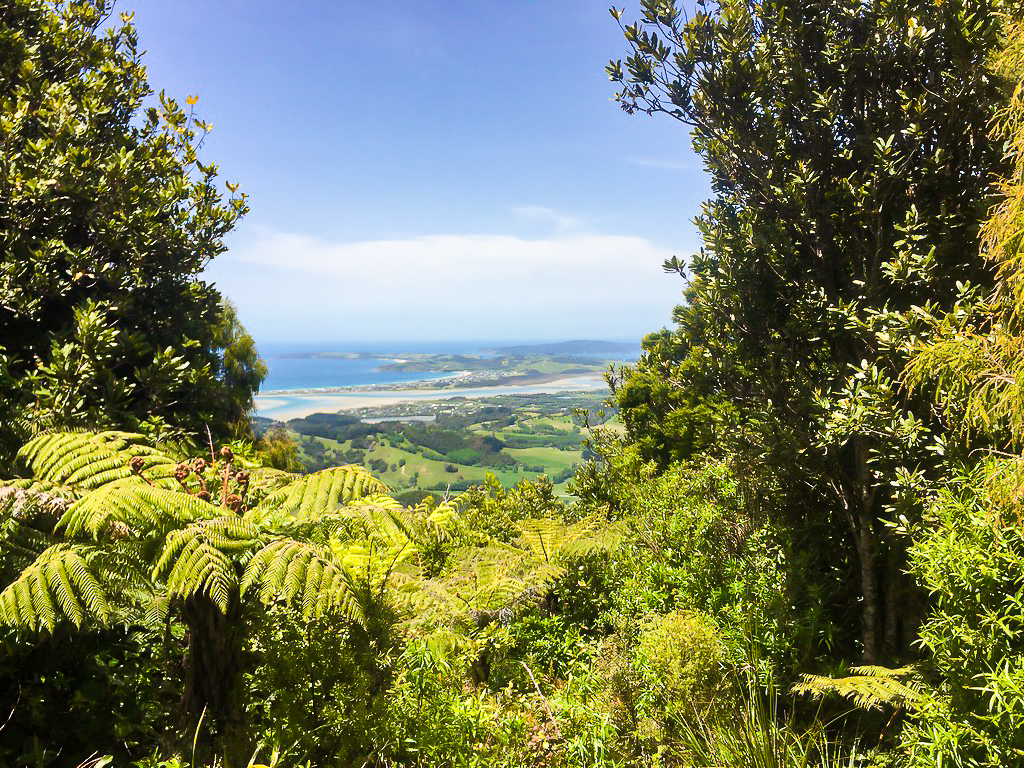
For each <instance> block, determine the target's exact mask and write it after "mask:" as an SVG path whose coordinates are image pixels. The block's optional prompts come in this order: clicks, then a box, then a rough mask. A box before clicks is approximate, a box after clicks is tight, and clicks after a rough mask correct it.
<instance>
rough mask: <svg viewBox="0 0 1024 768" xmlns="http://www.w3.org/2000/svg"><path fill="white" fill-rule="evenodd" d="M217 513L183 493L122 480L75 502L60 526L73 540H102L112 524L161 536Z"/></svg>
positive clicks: (212, 507) (207, 504)
mask: <svg viewBox="0 0 1024 768" xmlns="http://www.w3.org/2000/svg"><path fill="white" fill-rule="evenodd" d="M217 511H218V509H217V507H214V506H213V505H212V504H209V503H208V502H205V501H202V500H201V499H198V498H196V497H195V496H190V495H189V494H187V493H183V492H181V491H171V490H167V489H165V488H155V487H153V486H151V485H148V484H145V483H142V484H138V483H136V482H133V481H131V480H122V481H118V482H114V483H108V484H106V485H104V486H102V487H101V488H98V489H96V490H95V491H93V492H92V493H89V494H87V495H86V496H84V497H83V498H81V499H79V500H78V501H76V502H75V503H74V504H73V505H72V506H71V508H70V509H68V511H67V513H66V514H65V515H64V517H63V518H61V520H60V522H59V523H58V524H57V527H58V529H62V530H63V531H64V533H65V534H66V535H67V536H69V537H72V538H75V537H78V536H81V535H83V534H88V535H90V536H92V537H93V538H99V537H100V536H101V535H102V534H103V533H104V532H105V531H107V530H108V529H109V528H110V527H111V525H112V524H113V523H121V524H123V525H125V526H128V528H129V529H131V530H146V531H150V532H152V533H160V532H162V531H163V530H166V528H167V527H168V526H174V525H178V524H180V523H183V522H190V521H192V520H196V519H200V518H207V517H211V516H212V515H214V514H216V513H217Z"/></svg>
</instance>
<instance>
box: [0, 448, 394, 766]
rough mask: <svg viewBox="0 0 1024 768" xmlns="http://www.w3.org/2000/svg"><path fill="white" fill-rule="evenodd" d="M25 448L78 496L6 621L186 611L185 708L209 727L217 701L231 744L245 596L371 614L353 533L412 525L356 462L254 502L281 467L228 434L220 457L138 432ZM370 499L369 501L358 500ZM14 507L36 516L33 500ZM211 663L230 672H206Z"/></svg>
mask: <svg viewBox="0 0 1024 768" xmlns="http://www.w3.org/2000/svg"><path fill="white" fill-rule="evenodd" d="M20 457H21V459H22V461H23V462H24V463H25V465H26V466H27V467H28V468H29V469H30V470H32V471H33V472H34V474H35V475H36V477H37V481H36V482H37V483H38V482H42V483H43V484H44V485H45V484H53V483H60V484H62V487H64V486H66V488H67V491H68V493H70V495H71V496H72V497H73V498H75V500H74V501H73V502H72V503H69V504H67V505H66V511H64V512H63V514H62V515H61V517H60V519H59V520H58V521H57V522H56V524H55V525H54V526H53V527H52V529H51V531H52V535H53V536H54V538H55V539H56V543H54V544H52V545H51V546H49V547H47V548H46V549H45V550H43V551H42V552H41V553H40V554H39V555H38V556H37V557H35V558H34V560H33V561H32V562H31V563H29V564H28V565H27V566H26V567H25V568H23V569H22V570H21V572H20V573H18V574H17V575H16V576H15V577H14V578H13V580H12V581H11V582H10V583H7V584H5V585H4V587H3V590H2V591H0V622H2V623H4V624H6V625H8V626H13V627H18V628H22V629H26V630H39V629H43V630H47V631H48V632H51V633H52V632H54V631H56V630H57V629H58V628H60V626H61V624H62V623H63V622H70V623H72V624H74V625H75V626H76V627H82V628H84V627H90V626H96V625H97V624H101V625H102V624H106V623H113V622H117V623H124V624H138V625H141V626H142V627H145V628H146V629H147V630H148V631H151V632H153V633H154V634H157V633H159V632H160V628H161V626H166V627H169V626H170V624H169V621H170V620H171V618H172V616H174V617H180V618H181V620H183V622H184V623H185V625H187V626H188V628H189V635H190V636H189V654H188V660H187V664H186V666H188V667H189V668H190V671H189V673H188V675H187V679H188V683H187V685H186V689H185V694H184V696H183V704H184V706H185V708H186V711H185V715H186V722H187V723H190V724H191V727H192V728H198V725H197V724H198V723H199V722H201V720H202V715H203V713H204V712H205V714H206V716H207V718H208V721H209V722H211V723H212V724H213V725H214V726H215V727H216V728H217V730H218V733H219V736H218V738H219V739H220V743H221V744H222V745H224V747H225V748H226V749H227V748H229V747H231V745H232V739H237V738H239V735H238V734H235V733H233V731H232V728H233V727H234V726H233V725H232V723H233V722H234V718H235V714H234V713H233V711H232V707H234V706H237V705H236V704H235V703H234V700H235V695H234V694H233V693H232V691H233V690H234V688H235V686H236V685H237V675H238V673H239V671H240V663H241V662H240V661H239V660H238V658H236V657H237V656H238V655H239V654H240V650H241V649H240V647H239V646H238V642H239V641H238V634H237V633H238V626H237V625H238V621H239V618H238V617H239V614H240V611H241V609H242V608H243V607H244V606H246V605H248V606H249V608H250V610H252V609H253V606H252V603H254V602H255V604H256V605H257V606H267V607H271V606H278V605H280V606H294V608H295V610H296V615H297V616H299V617H301V620H302V621H303V622H306V621H310V620H312V619H314V618H316V619H321V618H324V617H327V616H333V617H335V618H341V619H345V620H349V621H355V622H360V623H362V624H367V622H368V618H367V613H366V611H367V609H368V607H369V606H370V605H371V604H370V603H369V602H368V599H367V597H368V596H367V595H366V594H364V592H365V590H363V589H362V588H357V586H356V585H355V583H354V582H355V580H357V579H358V578H359V577H360V575H362V576H363V577H364V578H368V577H369V575H370V573H371V569H370V567H369V564H368V561H367V559H366V557H365V556H364V557H363V558H362V562H363V563H365V567H363V568H359V567H357V566H358V562H359V561H360V560H359V552H358V551H354V550H353V545H358V544H359V543H360V542H361V541H364V540H368V539H373V538H376V539H379V540H382V541H385V542H387V543H388V544H391V545H393V544H394V542H395V539H396V538H401V537H402V536H405V535H407V534H408V533H410V532H411V530H412V529H411V526H410V525H408V524H406V523H405V522H404V518H403V516H402V515H401V514H400V513H399V512H397V511H395V510H394V509H393V508H392V505H394V506H396V505H395V503H394V502H390V501H389V500H387V499H386V498H382V497H379V496H372V495H370V494H372V493H375V492H377V493H379V492H380V491H381V490H383V486H382V485H381V484H380V483H379V482H378V481H376V480H375V479H374V478H372V477H371V476H369V475H368V474H367V473H366V472H365V471H364V470H362V469H361V468H358V467H348V468H338V469H334V470H328V471H325V472H322V473H318V474H316V475H311V476H308V477H304V478H300V479H298V480H294V481H293V482H291V483H289V484H286V485H284V486H283V487H281V488H280V489H278V490H276V491H272V492H270V493H264V495H263V498H262V500H260V501H258V503H254V502H255V500H256V499H258V498H259V496H260V494H261V492H262V491H261V490H260V489H261V485H262V484H263V483H264V482H271V483H279V482H280V480H279V476H278V475H275V474H273V473H271V474H269V475H267V476H265V477H263V478H261V477H259V476H255V473H258V470H255V469H253V470H243V469H240V468H238V464H237V462H238V461H240V460H237V459H236V457H235V456H234V453H233V451H231V450H230V449H227V448H225V449H223V450H222V451H221V453H220V458H219V459H217V460H215V461H212V462H211V463H210V465H207V462H206V461H205V460H204V459H195V460H193V461H192V462H191V463H190V464H174V463H173V462H172V460H171V459H169V458H167V457H166V456H164V455H162V454H160V453H159V452H157V451H156V450H154V449H153V448H151V447H149V446H147V445H146V444H145V443H144V442H142V441H141V439H140V438H139V436H138V435H131V434H127V433H122V432H106V433H98V434H93V433H77V432H76V433H56V434H44V435H41V436H39V437H37V438H35V439H33V440H32V441H31V442H30V443H28V444H27V445H26V446H25V447H24V449H23V450H22V452H21V454H20ZM218 486H219V487H218ZM208 489H212V490H213V493H211V492H210V490H208ZM34 493H35V494H36V495H37V496H38V495H39V494H41V493H45V492H43V491H35V492H34ZM11 496H14V497H15V500H16V492H15V493H13V494H11ZM362 499H366V500H368V501H369V502H370V504H369V505H367V504H364V505H363V506H362V507H359V506H352V505H353V504H355V503H356V502H359V501H360V500H362ZM346 505H347V506H346ZM5 512H6V513H7V514H8V515H11V517H12V518H14V519H17V518H16V517H15V515H20V516H21V517H23V518H26V517H27V515H26V511H25V510H24V505H22V507H21V508H18V509H16V508H15V504H7V505H5ZM4 528H5V532H6V533H7V534H8V535H9V536H11V537H12V538H13V534H16V533H18V531H17V530H16V529H15V528H13V527H11V526H5V527H4ZM378 531H379V532H378ZM354 535H355V537H354ZM404 541H406V542H407V541H408V540H407V539H405V540H404ZM385 554H387V553H385ZM353 557H355V558H356V561H357V562H356V563H353ZM397 561H398V558H397V557H394V556H392V557H391V561H390V562H391V567H392V568H393V567H394V565H395V563H396V562H397ZM213 670H218V671H219V674H220V675H221V676H220V677H219V678H216V679H203V676H204V675H207V676H211V677H215V676H214V675H213V673H212V671H213Z"/></svg>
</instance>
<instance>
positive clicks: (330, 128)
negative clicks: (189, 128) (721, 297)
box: [117, 0, 708, 342]
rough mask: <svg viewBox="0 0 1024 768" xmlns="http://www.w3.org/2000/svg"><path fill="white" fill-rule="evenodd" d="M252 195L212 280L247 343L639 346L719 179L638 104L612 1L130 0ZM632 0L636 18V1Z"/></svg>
mask: <svg viewBox="0 0 1024 768" xmlns="http://www.w3.org/2000/svg"><path fill="white" fill-rule="evenodd" d="M117 8H118V9H119V10H121V11H134V12H135V24H136V27H137V28H138V31H139V39H140V46H141V47H142V48H143V49H144V50H146V51H147V54H146V57H145V63H146V66H147V69H148V71H149V78H150V83H151V85H152V86H153V87H154V88H155V89H157V90H159V89H161V88H162V89H165V90H166V91H167V93H168V94H169V95H172V96H176V97H178V98H179V99H184V97H185V96H187V95H189V94H197V95H198V97H199V110H200V113H201V115H202V116H203V117H204V118H206V119H208V120H210V121H212V122H213V123H214V126H215V127H214V131H213V133H212V134H210V136H209V137H208V138H207V141H206V143H205V145H204V151H203V157H204V159H205V160H207V161H209V160H213V161H215V162H217V163H218V165H219V166H220V169H221V172H222V174H223V176H224V178H226V179H229V180H232V181H237V182H240V183H241V186H242V189H243V190H244V191H245V192H247V193H248V194H249V196H250V204H251V208H252V211H251V213H250V214H249V215H248V216H247V217H246V218H245V219H244V220H243V222H242V223H241V224H240V225H239V226H238V227H237V229H236V231H235V232H234V233H232V235H231V236H230V238H229V240H228V244H229V246H230V250H229V252H228V253H226V254H224V255H223V256H220V257H219V258H218V259H217V260H216V261H215V262H214V263H213V265H212V266H211V267H210V271H209V277H210V278H211V279H213V280H214V281H215V282H216V283H217V285H218V287H219V288H220V289H221V291H222V292H223V293H224V294H225V295H226V296H227V297H228V298H230V299H231V300H232V301H233V302H235V304H236V305H237V306H238V307H239V311H240V313H241V316H242V320H243V322H244V323H245V324H246V326H247V327H248V328H249V330H250V331H251V332H252V333H253V335H254V336H255V337H256V339H257V341H268V342H269V341H314V340H331V341H372V340H418V339H483V338H500V339H563V338H581V337H586V338H623V339H628V338H639V337H640V336H641V335H643V334H644V333H646V332H648V331H651V330H654V329H656V328H659V327H661V326H663V325H665V324H666V323H667V322H668V321H669V317H670V313H671V309H672V307H673V306H674V305H675V304H676V303H678V301H679V298H680V291H681V289H682V283H681V280H680V278H678V277H677V276H676V277H674V276H672V275H666V274H664V273H663V272H662V270H661V262H662V260H663V259H665V258H667V257H669V256H672V255H678V256H688V255H689V254H690V253H692V252H693V251H694V250H695V249H696V248H697V247H698V241H697V236H696V232H695V228H694V226H693V224H692V220H693V218H694V216H696V215H697V213H698V212H699V207H700V202H701V201H702V200H703V199H704V198H705V197H707V195H708V184H707V181H706V179H705V177H704V174H703V172H702V170H701V165H700V161H699V159H698V158H696V157H695V156H694V155H693V153H692V152H691V150H690V146H689V131H688V129H687V128H686V127H685V126H683V125H680V124H678V123H675V122H674V121H672V120H670V119H668V118H664V117H660V118H659V117H655V118H649V117H646V116H634V117H629V116H627V115H625V114H624V113H623V112H622V111H621V110H620V109H619V108H618V107H617V105H615V103H614V102H613V101H612V100H611V99H612V96H613V93H614V88H613V87H612V84H611V83H610V82H608V79H607V76H606V75H605V74H604V65H605V64H606V63H607V61H608V59H609V58H622V57H624V56H625V53H626V46H625V41H624V40H623V39H622V35H621V32H620V30H619V29H618V27H617V25H616V24H615V21H614V19H612V17H611V16H610V15H609V13H608V10H607V6H606V5H605V4H604V3H603V2H601V0H556V1H552V0H516V1H515V2H509V1H508V0H473V2H469V1H468V0H444V2H441V1H440V0H396V1H394V2H377V3H367V2H360V3H355V2H348V0H336V1H335V2H327V1H325V0H295V2H292V3H283V2H269V0H244V1H243V0H203V1H202V2H199V1H197V0H121V2H119V3H118V6H117ZM636 12H637V7H636V4H635V3H634V4H631V5H626V16H625V18H633V17H635V15H636Z"/></svg>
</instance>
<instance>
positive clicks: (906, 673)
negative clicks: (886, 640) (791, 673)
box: [792, 666, 927, 710]
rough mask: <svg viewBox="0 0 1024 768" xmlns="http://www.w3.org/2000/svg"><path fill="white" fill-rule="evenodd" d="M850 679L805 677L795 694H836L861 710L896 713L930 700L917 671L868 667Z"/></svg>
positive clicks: (794, 687) (822, 696)
mask: <svg viewBox="0 0 1024 768" xmlns="http://www.w3.org/2000/svg"><path fill="white" fill-rule="evenodd" d="M850 671H851V672H853V673H854V674H853V675H851V676H849V677H821V676H819V675H801V676H800V677H801V679H802V681H803V682H801V683H797V684H796V685H794V686H793V688H792V691H793V693H803V694H808V695H809V696H811V697H812V698H816V699H820V698H824V697H825V696H826V695H827V694H830V693H835V694H838V695H839V696H842V697H844V698H847V699H851V700H852V701H853V703H854V704H855V705H856V706H857V707H860V708H861V709H869V710H870V709H882V708H883V707H886V706H889V707H894V708H895V709H903V708H904V707H912V708H913V707H916V706H918V705H920V704H922V703H923V702H924V701H926V700H927V695H926V694H925V692H924V685H923V683H922V682H921V680H920V678H918V676H917V672H916V670H914V668H913V667H900V668H899V669H890V668H888V667H878V666H864V667H853V668H851V670H850Z"/></svg>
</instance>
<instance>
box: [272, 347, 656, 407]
mask: <svg viewBox="0 0 1024 768" xmlns="http://www.w3.org/2000/svg"><path fill="white" fill-rule="evenodd" d="M523 343H528V342H522V341H514V340H513V341H436V342H422V341H420V342H372V343H353V342H344V343H319V344H318V343H305V344H302V343H293V344H287V343H262V344H260V345H259V351H260V355H261V356H262V357H263V360H264V362H265V363H266V364H267V378H266V379H265V380H264V382H263V386H261V387H260V393H261V394H271V393H274V392H280V391H288V390H311V389H312V390H315V389H331V388H334V387H369V386H381V385H387V384H398V383H403V382H408V381H433V380H436V379H444V378H449V377H450V376H451V375H452V374H451V373H445V372H442V373H438V372H436V371H388V370H381V366H382V365H386V364H387V363H390V362H393V361H395V360H400V359H402V355H414V354H415V355H481V356H489V355H490V354H491V353H488V352H486V351H485V350H487V349H490V348H493V347H505V346H514V345H516V344H523ZM637 351H639V347H638V349H637ZM360 354H364V355H377V356H379V357H374V358H359V357H324V356H323V355H360ZM303 355H308V356H303ZM313 355H318V356H313ZM585 356H586V357H596V358H601V359H606V360H609V361H612V360H630V359H635V355H606V354H589V353H588V354H586V355H585Z"/></svg>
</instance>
